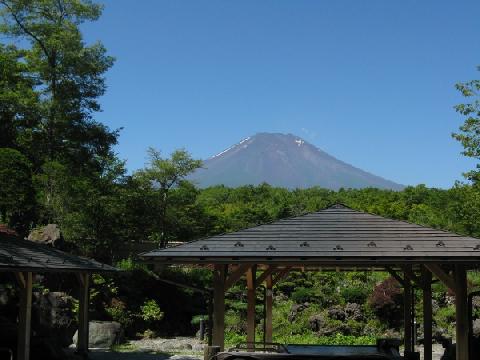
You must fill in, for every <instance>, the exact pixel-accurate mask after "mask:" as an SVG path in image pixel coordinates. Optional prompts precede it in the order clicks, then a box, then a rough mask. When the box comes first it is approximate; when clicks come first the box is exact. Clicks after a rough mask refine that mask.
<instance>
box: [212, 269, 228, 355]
mask: <svg viewBox="0 0 480 360" xmlns="http://www.w3.org/2000/svg"><path fill="white" fill-rule="evenodd" d="M225 274H226V271H225V265H218V264H216V265H215V268H214V270H213V329H212V345H213V346H219V347H220V351H223V350H224V348H225Z"/></svg>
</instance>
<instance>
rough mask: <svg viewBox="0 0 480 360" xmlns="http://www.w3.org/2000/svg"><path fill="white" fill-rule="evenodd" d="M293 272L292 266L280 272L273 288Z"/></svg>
mask: <svg viewBox="0 0 480 360" xmlns="http://www.w3.org/2000/svg"><path fill="white" fill-rule="evenodd" d="M291 270H292V267H291V266H287V267H285V268H283V269H282V270H280V271H279V272H278V273H277V275H276V276H275V278H273V279H272V286H273V285H275V284H276V283H277V282H279V281H280V280H282V279H283V278H284V277H285V276H287V275H288V273H289V272H290V271H291Z"/></svg>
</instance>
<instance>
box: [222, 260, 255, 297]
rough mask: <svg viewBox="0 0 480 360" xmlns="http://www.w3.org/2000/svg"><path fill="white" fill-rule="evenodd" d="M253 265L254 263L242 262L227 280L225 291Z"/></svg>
mask: <svg viewBox="0 0 480 360" xmlns="http://www.w3.org/2000/svg"><path fill="white" fill-rule="evenodd" d="M251 267H252V264H241V265H239V266H238V267H237V268H236V269H235V270H233V271H232V273H231V274H229V275H228V277H227V278H226V280H225V291H227V290H228V289H229V288H231V287H232V286H233V285H234V284H235V283H236V282H237V281H238V280H240V278H241V277H242V276H243V275H244V274H245V273H246V272H247V271H248V269H250V268H251Z"/></svg>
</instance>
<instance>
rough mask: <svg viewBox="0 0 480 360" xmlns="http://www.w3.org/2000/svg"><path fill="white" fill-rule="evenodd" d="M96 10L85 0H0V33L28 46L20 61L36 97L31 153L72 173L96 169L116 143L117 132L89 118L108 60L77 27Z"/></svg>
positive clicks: (97, 13)
mask: <svg viewBox="0 0 480 360" xmlns="http://www.w3.org/2000/svg"><path fill="white" fill-rule="evenodd" d="M101 13H102V7H101V6H100V5H98V4H94V3H93V2H92V1H88V0H0V16H1V17H2V23H1V24H0V33H2V34H4V35H7V36H12V37H15V38H19V39H22V40H26V43H28V44H29V45H30V46H29V47H27V48H26V49H23V61H24V62H25V72H27V73H28V76H29V77H30V78H31V79H34V83H35V85H36V86H35V91H36V93H37V94H38V95H39V98H40V99H41V103H40V106H39V107H38V109H37V110H38V113H39V115H40V116H41V121H40V122H39V123H38V124H37V126H36V129H35V130H36V131H37V132H39V133H41V135H42V136H41V137H40V138H39V139H37V142H36V149H37V152H40V153H42V154H43V155H44V156H45V158H46V159H47V160H48V161H61V162H62V163H64V164H66V165H68V166H69V169H70V171H72V172H74V173H77V174H81V173H85V172H86V173H88V171H90V169H91V168H92V167H93V168H96V169H98V168H99V167H100V166H101V163H100V162H99V161H98V159H99V158H102V157H106V156H111V155H112V154H111V146H112V145H113V144H115V143H116V141H117V132H115V131H113V132H112V131H110V130H109V129H108V128H107V127H106V126H104V125H103V124H101V123H98V122H96V121H95V120H93V118H92V114H93V113H94V112H96V111H99V110H100V105H99V102H98V98H99V97H100V96H102V95H103V94H104V92H105V89H106V85H105V78H104V74H105V72H106V71H107V70H108V69H109V68H110V67H111V66H112V64H113V61H114V59H113V58H112V57H111V56H108V55H107V54H106V50H105V48H104V47H103V45H102V44H101V43H96V44H93V45H91V46H87V45H86V44H85V42H84V41H83V39H82V34H81V32H80V29H79V25H80V24H82V23H83V22H85V21H94V20H97V19H98V17H99V16H100V15H101Z"/></svg>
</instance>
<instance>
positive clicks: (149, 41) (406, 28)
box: [83, 0, 480, 187]
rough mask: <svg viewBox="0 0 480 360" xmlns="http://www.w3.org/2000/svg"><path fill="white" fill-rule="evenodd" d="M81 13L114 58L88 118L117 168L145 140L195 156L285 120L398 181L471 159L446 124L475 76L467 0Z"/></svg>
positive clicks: (435, 178)
mask: <svg viewBox="0 0 480 360" xmlns="http://www.w3.org/2000/svg"><path fill="white" fill-rule="evenodd" d="M103 3H104V4H105V11H104V14H103V16H102V18H101V19H100V20H99V21H98V22H96V23H89V24H85V25H84V26H83V29H84V33H85V38H86V40H87V41H88V42H91V41H94V40H101V41H102V42H103V43H104V44H105V46H106V47H107V49H108V50H109V53H110V54H111V55H113V56H115V57H116V58H117V62H116V64H115V66H114V67H113V68H112V70H110V71H109V73H108V74H107V78H108V86H109V89H108V92H107V94H106V95H105V96H104V97H103V98H102V100H101V102H102V105H103V109H104V111H103V113H101V114H98V116H97V119H99V120H101V121H103V122H105V123H106V124H108V125H109V126H111V127H112V128H118V127H124V130H123V131H122V132H121V137H120V144H119V146H118V148H117V150H118V153H119V155H120V157H121V158H123V159H126V160H127V166H128V169H129V170H130V171H132V170H135V169H138V168H141V167H143V166H144V164H145V161H146V156H145V150H146V148H147V147H148V146H154V147H156V148H158V149H160V150H162V151H163V152H164V153H165V154H168V153H170V152H171V151H172V150H173V149H175V148H180V147H185V148H186V149H187V150H189V151H190V152H191V153H192V154H193V155H194V156H195V157H198V158H207V157H209V156H211V155H214V154H215V153H217V152H219V151H221V150H223V149H224V148H226V147H228V146H230V145H232V144H233V143H235V142H238V141H239V140H241V139H242V138H244V137H246V136H249V135H252V134H254V133H257V132H282V133H293V134H296V135H299V136H301V137H303V138H304V139H305V140H307V141H309V142H311V143H313V144H314V145H316V146H318V147H319V148H321V149H323V150H325V151H327V152H329V153H330V154H332V155H334V156H336V157H337V158H339V159H341V160H344V161H346V162H349V163H351V164H353V165H355V166H358V167H360V168H362V169H365V170H368V171H371V172H373V173H375V174H377V175H380V176H383V177H386V178H388V179H391V180H394V181H396V182H399V183H403V184H420V183H424V184H427V185H428V186H435V187H450V186H451V185H452V184H453V183H454V181H455V180H457V179H462V176H461V173H462V172H464V171H466V170H468V169H471V168H473V166H474V162H473V161H472V160H469V159H465V158H464V157H462V156H461V155H460V151H461V147H460V146H459V144H457V143H456V142H455V141H454V140H453V139H452V138H451V136H450V134H451V132H452V131H455V130H456V129H457V128H458V126H459V125H460V124H461V123H462V122H463V119H462V117H461V116H460V115H458V114H456V113H455V111H454V110H453V106H454V105H455V104H456V103H459V102H461V101H463V99H462V98H461V97H460V96H459V94H458V93H457V92H456V90H455V88H454V84H455V83H456V82H458V81H464V80H470V79H473V78H478V77H480V72H478V71H476V65H480V18H479V15H480V1H478V0H465V1H447V0H442V1H438V0H422V1H417V0H406V1H393V0H391V1H387V0H376V1H373V0H361V1H360V0H350V1H347V0H329V1H327V0H322V1H316V0H309V1H302V0H290V1H285V0H263V1H248V0H241V1H240V0H237V1H226V0H219V1H211V0H208V1H202V0H185V1H183V0H182V1H175V0H170V1H159V0H149V1H147V0H142V1H135V2H132V1H128V0H109V1H104V2H103Z"/></svg>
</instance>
